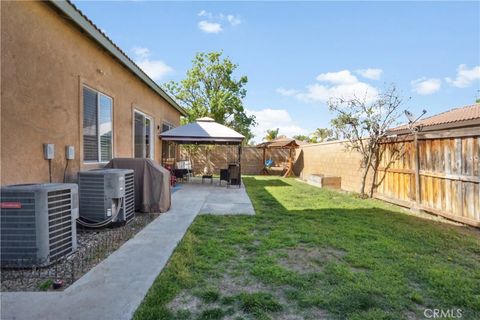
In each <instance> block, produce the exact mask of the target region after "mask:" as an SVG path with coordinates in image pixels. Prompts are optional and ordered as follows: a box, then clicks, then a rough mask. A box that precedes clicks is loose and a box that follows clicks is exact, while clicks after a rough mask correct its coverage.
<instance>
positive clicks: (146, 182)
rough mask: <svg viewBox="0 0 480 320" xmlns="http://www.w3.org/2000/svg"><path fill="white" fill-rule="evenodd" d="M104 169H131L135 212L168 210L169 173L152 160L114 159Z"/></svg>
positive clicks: (169, 194)
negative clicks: (133, 178)
mask: <svg viewBox="0 0 480 320" xmlns="http://www.w3.org/2000/svg"><path fill="white" fill-rule="evenodd" d="M105 168H115V169H133V171H134V175H135V211H140V212H166V211H168V209H170V202H171V191H170V172H169V171H168V170H167V169H165V168H164V167H162V166H160V165H159V164H157V163H156V162H154V161H153V160H150V159H137V158H115V159H112V160H110V162H109V163H107V165H106V166H105Z"/></svg>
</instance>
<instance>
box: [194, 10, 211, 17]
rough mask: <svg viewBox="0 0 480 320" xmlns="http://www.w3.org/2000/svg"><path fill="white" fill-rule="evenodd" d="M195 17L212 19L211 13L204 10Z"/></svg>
mask: <svg viewBox="0 0 480 320" xmlns="http://www.w3.org/2000/svg"><path fill="white" fill-rule="evenodd" d="M197 16H199V17H207V18H212V13H211V12H208V11H206V10H201V11H200V12H199V13H198V14H197Z"/></svg>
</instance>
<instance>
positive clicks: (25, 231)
mask: <svg viewBox="0 0 480 320" xmlns="http://www.w3.org/2000/svg"><path fill="white" fill-rule="evenodd" d="M2 202H15V203H20V207H21V208H18V209H14V210H12V209H1V220H0V222H1V226H2V232H1V240H2V245H1V261H2V265H7V266H8V265H9V264H18V263H19V261H20V260H25V261H28V260H30V261H35V260H36V258H37V242H36V241H37V239H36V224H35V194H34V193H33V192H16V193H15V194H11V193H8V192H4V193H3V194H2Z"/></svg>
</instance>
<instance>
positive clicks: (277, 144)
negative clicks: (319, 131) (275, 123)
mask: <svg viewBox="0 0 480 320" xmlns="http://www.w3.org/2000/svg"><path fill="white" fill-rule="evenodd" d="M303 144H307V142H305V141H300V140H296V139H293V138H287V137H283V138H277V139H274V140H272V141H266V142H262V143H260V144H257V148H267V149H288V148H297V147H299V146H301V145H303Z"/></svg>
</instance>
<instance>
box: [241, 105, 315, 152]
mask: <svg viewBox="0 0 480 320" xmlns="http://www.w3.org/2000/svg"><path fill="white" fill-rule="evenodd" d="M246 112H247V114H248V115H254V116H255V119H256V121H257V126H255V127H254V128H253V129H252V132H253V134H254V135H255V137H254V141H255V142H256V143H259V142H261V141H262V139H263V137H265V135H266V134H267V130H269V129H276V128H279V129H280V130H279V134H280V135H286V136H287V137H293V136H295V135H299V134H305V135H306V134H308V130H306V129H304V128H302V127H301V126H299V125H298V124H297V123H296V122H295V121H293V119H292V117H291V116H290V114H289V113H288V111H287V110H285V109H270V108H267V109H263V110H258V111H254V110H246Z"/></svg>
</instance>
